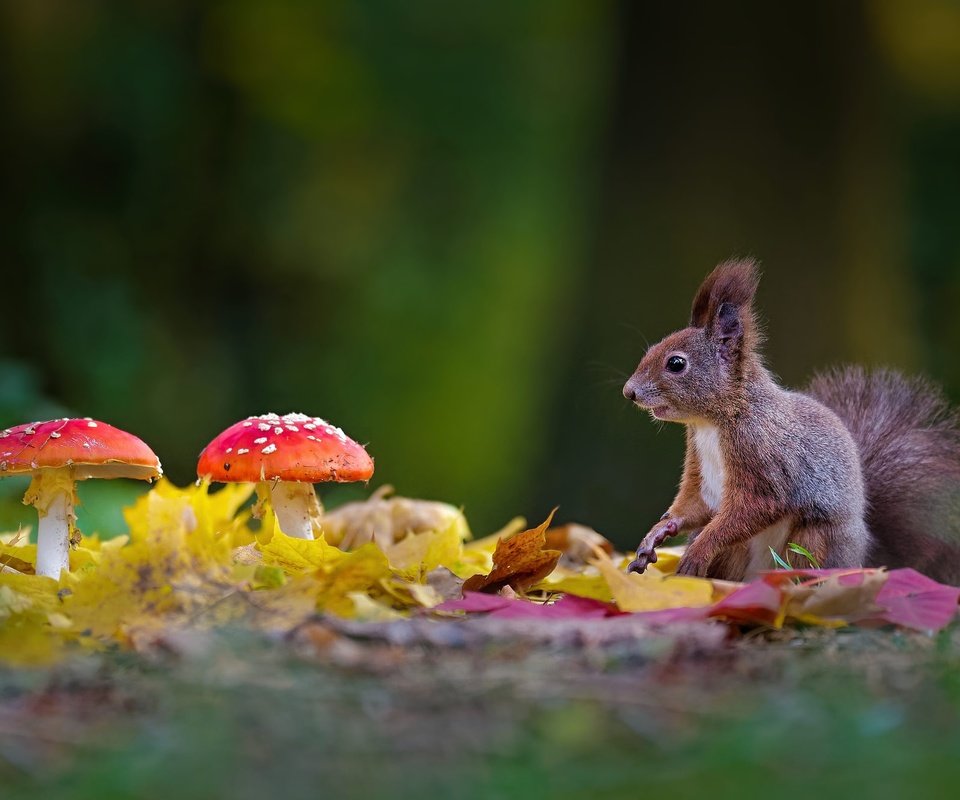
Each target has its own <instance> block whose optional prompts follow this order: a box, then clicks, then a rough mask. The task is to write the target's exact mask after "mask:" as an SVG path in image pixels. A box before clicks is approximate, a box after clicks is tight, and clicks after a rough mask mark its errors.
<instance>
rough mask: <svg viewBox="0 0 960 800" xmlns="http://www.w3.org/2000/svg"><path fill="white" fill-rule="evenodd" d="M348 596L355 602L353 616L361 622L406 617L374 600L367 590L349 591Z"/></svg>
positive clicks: (388, 620)
mask: <svg viewBox="0 0 960 800" xmlns="http://www.w3.org/2000/svg"><path fill="white" fill-rule="evenodd" d="M347 597H348V598H349V599H350V600H351V601H352V602H353V614H352V615H351V616H352V617H353V618H354V619H356V620H359V621H360V622H391V621H393V620H395V619H406V617H405V615H404V614H401V613H400V612H399V611H397V610H396V609H394V608H390V606H388V605H386V604H384V603H381V602H378V601H377V600H374V599H373V598H372V597H370V596H369V595H368V594H367V593H366V592H347Z"/></svg>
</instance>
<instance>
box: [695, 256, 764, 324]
mask: <svg viewBox="0 0 960 800" xmlns="http://www.w3.org/2000/svg"><path fill="white" fill-rule="evenodd" d="M759 280H760V276H759V275H758V274H757V264H756V262H755V261H754V260H753V259H752V258H744V259H739V260H731V261H724V262H723V263H722V264H720V265H719V266H717V268H716V269H714V271H713V272H711V273H710V274H709V275H707V277H706V279H705V280H704V282H703V283H702V284H701V285H700V288H699V289H698V290H697V296H696V297H695V298H694V300H693V309H692V310H691V313H690V324H691V325H692V326H693V327H694V328H706V327H707V326H708V325H709V324H710V322H711V321H712V320H713V319H715V318H716V316H717V312H718V309H719V308H720V306H721V304H723V303H730V304H731V305H733V306H735V307H737V308H748V307H749V306H750V305H751V304H752V303H753V296H754V294H755V293H756V291H757V282H758V281H759Z"/></svg>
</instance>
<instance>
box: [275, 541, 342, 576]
mask: <svg viewBox="0 0 960 800" xmlns="http://www.w3.org/2000/svg"><path fill="white" fill-rule="evenodd" d="M259 549H260V553H261V554H262V563H263V564H264V565H265V566H276V567H281V568H282V569H283V570H284V571H285V572H287V573H289V574H291V575H305V574H307V573H308V572H313V571H314V570H316V569H319V568H321V567H329V566H331V565H333V564H336V563H337V562H338V561H340V560H341V559H344V558H346V557H347V554H346V553H345V552H343V550H340V549H339V548H337V547H334V546H333V545H332V544H328V543H327V540H326V538H325V537H324V536H323V535H320V536H318V537H317V538H316V539H298V538H296V537H293V536H287V535H286V534H285V533H281V532H280V531H279V530H278V531H275V532H274V533H273V535H272V536H271V537H270V538H269V541H267V542H266V544H262V545H260V546H259Z"/></svg>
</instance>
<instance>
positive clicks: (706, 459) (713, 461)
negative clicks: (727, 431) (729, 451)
mask: <svg viewBox="0 0 960 800" xmlns="http://www.w3.org/2000/svg"><path fill="white" fill-rule="evenodd" d="M693 444H694V446H695V447H696V448H697V457H698V459H699V461H700V496H701V497H702V498H703V502H704V503H706V504H707V508H709V509H710V510H711V511H716V510H717V509H718V508H720V501H721V500H723V487H724V484H725V483H726V480H727V471H726V468H725V467H724V464H723V454H722V453H721V452H720V431H719V429H718V428H717V427H716V426H715V425H695V426H694V428H693Z"/></svg>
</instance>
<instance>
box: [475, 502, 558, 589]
mask: <svg viewBox="0 0 960 800" xmlns="http://www.w3.org/2000/svg"><path fill="white" fill-rule="evenodd" d="M555 512H556V509H554V510H553V511H551V512H550V516H548V517H547V518H546V519H545V520H544V521H543V522H542V523H541V524H540V525H538V526H537V527H536V528H530V529H529V530H526V531H522V532H521V533H518V534H515V535H514V536H511V537H510V538H509V539H501V540H499V541H498V542H497V546H496V549H495V550H494V551H493V569H492V570H491V571H490V572H489V573H488V574H487V575H474V576H472V577H470V578H468V579H467V580H466V581H465V582H464V584H463V591H464V592H497V591H499V590H500V589H502V588H503V587H504V586H510V587H511V588H512V589H514V591H517V592H522V591H524V590H526V589H528V588H530V587H531V586H533V585H534V584H536V583H538V582H539V581H541V580H543V579H544V578H545V577H546V576H547V575H549V574H550V573H551V572H553V570H554V567H556V566H557V562H558V561H559V560H560V556H561V555H563V554H562V553H561V552H560V551H559V550H545V549H544V546H545V545H546V541H547V538H546V533H547V528H548V527H550V522H551V521H552V520H553V515H554V513H555Z"/></svg>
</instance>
